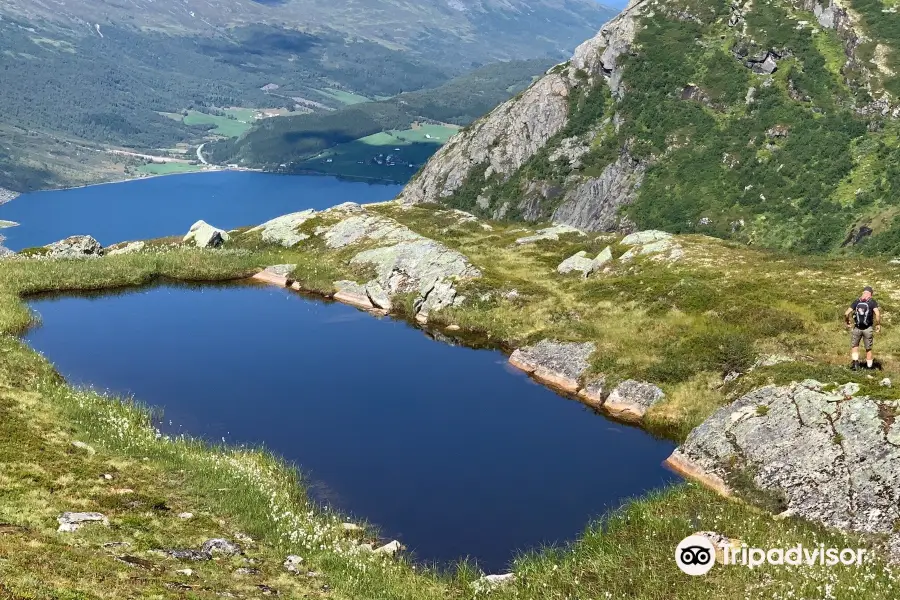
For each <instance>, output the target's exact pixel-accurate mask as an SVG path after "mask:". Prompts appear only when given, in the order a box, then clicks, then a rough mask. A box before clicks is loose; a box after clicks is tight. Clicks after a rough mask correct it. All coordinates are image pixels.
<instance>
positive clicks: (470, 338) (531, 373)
mask: <svg viewBox="0 0 900 600" xmlns="http://www.w3.org/2000/svg"><path fill="white" fill-rule="evenodd" d="M247 279H248V280H249V281H253V282H256V283H260V284H267V285H272V286H276V287H282V288H288V289H291V290H294V291H295V292H299V293H301V294H304V295H309V296H313V297H316V298H322V299H325V300H331V301H333V302H340V303H341V304H346V305H347V306H351V307H353V308H356V309H357V310H359V311H361V312H365V313H368V314H370V315H372V316H375V317H384V316H389V317H392V318H397V319H401V320H403V321H405V322H407V323H408V324H410V325H411V326H414V327H417V328H419V329H421V330H422V331H423V332H425V333H426V334H428V335H429V336H440V337H442V338H445V339H452V340H458V341H459V342H460V344H461V345H464V346H465V347H467V348H472V349H494V350H499V351H501V352H503V353H504V354H505V355H506V359H507V361H506V362H507V364H508V365H509V366H511V367H513V368H515V369H517V370H519V371H522V372H523V373H525V374H526V375H528V378H529V379H531V380H532V381H534V382H536V383H538V384H540V385H541V386H543V387H545V388H547V389H548V390H550V391H552V392H554V393H555V394H557V395H558V396H561V397H562V398H565V399H566V400H574V401H576V402H579V403H580V404H582V405H583V406H585V407H586V408H588V409H590V410H591V411H592V412H594V414H597V415H600V416H602V417H603V418H605V419H608V420H610V421H613V422H615V423H618V424H619V425H626V426H629V427H634V428H635V429H640V430H641V431H643V432H644V433H646V434H647V435H650V436H653V437H655V438H659V439H665V440H667V441H672V442H676V443H677V442H678V440H676V439H673V438H670V437H667V436H663V435H659V434H658V433H657V432H654V431H652V430H650V429H648V428H646V427H644V426H643V424H642V423H641V421H640V420H635V419H634V418H629V417H628V416H627V415H622V414H621V413H619V412H615V411H611V410H605V409H604V408H603V406H602V405H600V406H598V405H597V404H596V403H595V402H593V401H592V399H591V398H589V397H587V396H586V395H584V394H582V393H579V392H581V391H582V390H581V389H574V390H573V389H572V388H571V387H570V386H567V385H565V384H562V383H561V382H563V381H565V380H566V376H565V375H563V374H561V373H559V374H557V373H553V372H548V371H546V370H543V369H541V370H540V372H538V371H535V370H534V369H530V368H528V367H527V366H525V365H524V364H521V363H519V362H518V361H517V360H516V358H515V356H514V354H513V353H514V351H515V350H516V348H514V347H513V346H511V345H509V344H505V343H503V342H501V341H495V342H488V341H487V340H486V339H485V338H482V337H481V336H479V335H478V334H477V333H475V332H471V331H465V330H463V329H460V328H459V327H458V326H452V325H451V326H449V328H448V327H445V328H444V330H443V331H440V332H439V331H437V330H435V329H430V328H429V327H428V320H427V319H422V318H420V317H418V316H417V318H415V319H410V318H408V317H407V316H406V315H404V314H403V313H398V312H396V311H388V310H384V309H381V308H375V307H373V306H371V305H368V306H367V305H365V304H363V303H362V302H360V301H359V300H358V299H357V298H356V297H355V296H354V295H352V294H346V293H342V292H337V293H335V294H327V293H322V292H320V291H318V290H315V289H312V288H307V287H304V286H303V285H302V284H301V283H300V282H299V281H296V280H294V279H291V278H289V277H286V276H284V275H278V274H276V273H272V272H270V271H266V270H263V271H260V272H259V273H256V274H254V275H252V276H250V277H249V278H247ZM669 460H671V457H670V459H667V460H666V462H664V463H663V465H664V466H665V467H666V468H667V469H669V470H670V471H672V472H673V473H675V474H677V475H679V476H681V477H685V478H691V479H695V480H698V482H701V483H702V481H700V480H699V478H696V477H691V476H690V475H689V473H688V471H687V470H684V469H679V468H677V467H676V466H675V465H674V464H669Z"/></svg>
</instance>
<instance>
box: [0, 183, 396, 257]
mask: <svg viewBox="0 0 900 600" xmlns="http://www.w3.org/2000/svg"><path fill="white" fill-rule="evenodd" d="M400 189H401V186H399V185H373V184H368V183H356V182H348V181H341V180H338V179H336V178H333V177H313V176H309V177H299V176H298V177H288V176H283V175H271V174H266V173H250V172H246V171H243V172H242V171H223V172H217V173H194V174H190V175H177V176H170V177H153V178H149V179H142V180H136V181H128V182H124V183H117V184H114V185H98V186H91V187H86V188H78V189H72V190H59V191H51V192H34V193H31V194H25V195H22V196H19V197H18V198H16V199H15V200H13V201H12V202H9V203H7V204H4V205H2V206H0V219H2V220H7V221H15V222H17V223H20V224H21V225H20V226H19V227H11V228H8V229H0V235H3V236H5V237H6V241H5V242H4V245H5V246H6V247H8V248H10V249H12V250H21V249H22V248H29V247H32V246H43V245H44V244H49V243H51V242H55V241H57V240H60V239H63V238H65V237H68V236H70V235H92V236H94V237H95V238H97V240H99V241H100V243H101V244H103V245H105V246H108V245H110V244H115V243H116V242H123V241H126V240H141V239H149V238H155V237H164V236H169V235H184V234H185V233H187V230H188V229H189V228H190V226H191V225H192V224H194V223H195V222H196V221H198V220H199V219H203V220H204V221H207V222H209V223H212V224H213V225H215V226H216V227H221V228H224V229H233V228H235V227H242V226H244V225H256V224H258V223H262V222H263V221H267V220H269V219H272V218H275V217H278V216H281V215H283V214H287V213H290V212H295V211H298V210H304V209H306V208H317V209H322V208H328V207H329V206H334V205H335V204H340V203H342V202H359V203H360V204H363V203H366V202H377V201H381V200H390V199H391V198H393V197H395V196H396V195H397V194H398V193H399V192H400Z"/></svg>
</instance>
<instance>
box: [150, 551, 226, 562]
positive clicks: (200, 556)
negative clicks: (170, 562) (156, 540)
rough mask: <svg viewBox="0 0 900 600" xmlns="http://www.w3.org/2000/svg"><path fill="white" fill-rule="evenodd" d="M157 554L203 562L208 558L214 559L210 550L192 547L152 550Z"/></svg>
mask: <svg viewBox="0 0 900 600" xmlns="http://www.w3.org/2000/svg"><path fill="white" fill-rule="evenodd" d="M150 552H153V553H155V554H163V555H165V556H168V557H171V558H174V559H175V560H192V561H194V562H201V561H206V560H212V554H210V553H209V552H201V551H198V550H191V549H190V548H186V549H168V550H150Z"/></svg>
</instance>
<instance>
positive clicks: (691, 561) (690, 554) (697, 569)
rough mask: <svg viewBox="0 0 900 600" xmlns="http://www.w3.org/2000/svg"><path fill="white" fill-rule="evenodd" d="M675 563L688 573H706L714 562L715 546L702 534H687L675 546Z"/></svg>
mask: <svg viewBox="0 0 900 600" xmlns="http://www.w3.org/2000/svg"><path fill="white" fill-rule="evenodd" d="M675 563H676V564H677V565H678V568H679V569H681V570H682V571H683V572H685V573H687V574H688V575H706V574H707V573H709V570H710V569H712V568H713V565H714V564H716V547H715V546H713V543H712V542H711V541H709V538H706V537H704V536H702V535H689V536H688V537H686V538H684V539H683V540H681V543H680V544H678V547H677V548H675Z"/></svg>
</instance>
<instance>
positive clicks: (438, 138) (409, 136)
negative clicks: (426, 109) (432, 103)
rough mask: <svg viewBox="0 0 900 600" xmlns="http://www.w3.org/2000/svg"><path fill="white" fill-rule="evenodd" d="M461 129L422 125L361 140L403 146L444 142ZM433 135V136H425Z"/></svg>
mask: <svg viewBox="0 0 900 600" xmlns="http://www.w3.org/2000/svg"><path fill="white" fill-rule="evenodd" d="M458 131H459V128H458V127H447V126H445V125H420V126H419V127H415V128H412V129H404V130H399V131H393V130H392V131H383V132H381V133H375V134H373V135H369V136H366V137H364V138H360V139H359V141H360V142H362V143H364V144H368V145H370V146H398V147H399V146H402V145H404V144H414V143H424V144H427V143H431V144H443V143H445V142H446V141H447V140H449V139H450V137H451V136H453V135H454V134H455V133H457V132H458ZM425 136H431V137H425Z"/></svg>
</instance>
